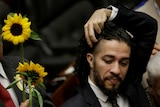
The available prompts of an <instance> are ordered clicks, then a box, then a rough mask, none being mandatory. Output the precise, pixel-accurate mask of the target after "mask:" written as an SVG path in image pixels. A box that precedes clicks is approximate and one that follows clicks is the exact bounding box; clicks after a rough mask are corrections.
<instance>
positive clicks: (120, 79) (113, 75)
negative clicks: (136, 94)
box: [104, 74, 122, 82]
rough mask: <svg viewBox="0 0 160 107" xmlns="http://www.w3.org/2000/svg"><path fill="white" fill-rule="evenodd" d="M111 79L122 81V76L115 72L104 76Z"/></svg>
mask: <svg viewBox="0 0 160 107" xmlns="http://www.w3.org/2000/svg"><path fill="white" fill-rule="evenodd" d="M110 79H117V80H118V81H120V82H122V78H121V77H120V76H119V75H115V74H112V75H110V76H108V77H105V78H104V80H110Z"/></svg>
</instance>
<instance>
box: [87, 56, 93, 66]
mask: <svg viewBox="0 0 160 107" xmlns="http://www.w3.org/2000/svg"><path fill="white" fill-rule="evenodd" d="M86 57H87V61H88V63H89V65H90V68H93V54H91V53H87V55H86Z"/></svg>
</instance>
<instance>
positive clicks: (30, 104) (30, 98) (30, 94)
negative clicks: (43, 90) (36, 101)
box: [28, 78, 33, 107]
mask: <svg viewBox="0 0 160 107" xmlns="http://www.w3.org/2000/svg"><path fill="white" fill-rule="evenodd" d="M31 81H32V80H31V79H30V78H29V79H28V86H29V107H32V91H33V90H32V86H31Z"/></svg>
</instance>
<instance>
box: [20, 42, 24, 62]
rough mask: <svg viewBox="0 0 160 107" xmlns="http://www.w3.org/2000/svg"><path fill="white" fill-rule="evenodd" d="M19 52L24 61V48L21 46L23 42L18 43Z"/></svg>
mask: <svg viewBox="0 0 160 107" xmlns="http://www.w3.org/2000/svg"><path fill="white" fill-rule="evenodd" d="M20 54H21V58H22V62H24V48H23V43H20Z"/></svg>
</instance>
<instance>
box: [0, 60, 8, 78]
mask: <svg viewBox="0 0 160 107" xmlns="http://www.w3.org/2000/svg"><path fill="white" fill-rule="evenodd" d="M0 76H1V77H3V78H5V79H7V75H6V73H5V72H4V70H3V67H2V64H1V62H0Z"/></svg>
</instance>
